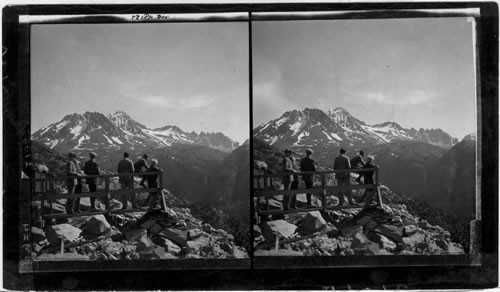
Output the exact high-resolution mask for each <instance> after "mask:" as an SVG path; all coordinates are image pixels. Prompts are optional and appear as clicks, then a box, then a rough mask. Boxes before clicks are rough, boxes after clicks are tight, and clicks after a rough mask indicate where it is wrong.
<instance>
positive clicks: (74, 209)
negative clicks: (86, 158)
mask: <svg viewBox="0 0 500 292" xmlns="http://www.w3.org/2000/svg"><path fill="white" fill-rule="evenodd" d="M65 174H66V176H67V178H66V188H67V189H68V194H74V193H75V188H76V185H77V184H78V181H77V177H78V175H79V173H78V168H77V165H76V155H75V154H74V153H72V152H70V153H68V161H67V162H66V173H65ZM66 213H67V214H74V213H78V205H76V204H75V199H72V198H68V199H67V200H66Z"/></svg>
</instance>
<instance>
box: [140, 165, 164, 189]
mask: <svg viewBox="0 0 500 292" xmlns="http://www.w3.org/2000/svg"><path fill="white" fill-rule="evenodd" d="M160 171H161V170H160V169H159V168H158V167H156V166H152V167H150V168H148V169H147V170H146V171H145V172H146V173H148V172H160ZM159 176H160V175H159V174H148V175H144V177H145V178H146V180H147V182H148V187H150V188H156V187H158V177H159Z"/></svg>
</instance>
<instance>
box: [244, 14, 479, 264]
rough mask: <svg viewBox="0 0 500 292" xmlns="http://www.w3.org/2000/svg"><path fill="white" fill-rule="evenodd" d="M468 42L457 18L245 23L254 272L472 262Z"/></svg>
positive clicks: (469, 33) (472, 100)
mask: <svg viewBox="0 0 500 292" xmlns="http://www.w3.org/2000/svg"><path fill="white" fill-rule="evenodd" d="M256 18H257V17H256ZM259 20H260V19H259ZM475 29H476V23H475V19H474V18H473V17H466V16H464V17H443V18H435V17H426V18H418V17H413V18H377V19H369V18H368V19H319V20H303V19H302V20H295V21H293V20H280V21H273V20H262V21H255V22H253V31H252V42H253V47H252V53H253V60H254V62H253V80H254V82H253V125H254V129H253V155H254V156H253V168H254V179H253V189H254V191H253V196H254V197H253V199H254V209H255V214H254V219H255V222H254V225H253V228H254V230H255V233H254V247H255V256H256V258H257V257H258V256H372V255H408V256H410V255H461V256H464V257H463V258H464V259H465V255H466V254H468V253H469V252H471V249H474V248H477V247H476V246H472V247H471V246H470V241H471V238H470V227H469V225H470V222H471V221H473V220H474V219H476V212H475V210H476V207H478V206H477V205H476V182H477V173H476V167H477V161H476V149H477V143H478V141H477V135H476V134H477V124H478V119H477V116H478V112H477V107H476V105H477V92H476V81H477V79H476V78H477V76H476V52H475V44H476V40H475ZM472 252H473V251H472ZM360 263H362V261H361V262H360Z"/></svg>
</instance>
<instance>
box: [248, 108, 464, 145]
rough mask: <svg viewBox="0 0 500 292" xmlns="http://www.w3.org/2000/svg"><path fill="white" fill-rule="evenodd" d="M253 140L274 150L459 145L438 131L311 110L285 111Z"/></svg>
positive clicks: (255, 133) (256, 132)
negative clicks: (411, 143)
mask: <svg viewBox="0 0 500 292" xmlns="http://www.w3.org/2000/svg"><path fill="white" fill-rule="evenodd" d="M253 136H254V138H257V139H260V140H263V141H265V142H266V143H268V144H269V145H272V146H274V147H277V148H281V149H282V148H292V149H297V150H298V149H304V148H310V147H311V148H315V147H327V148H331V147H335V146H337V147H349V146H354V147H358V148H361V147H371V146H374V145H379V144H385V143H390V142H395V141H417V142H423V143H427V144H431V145H435V146H438V147H441V148H444V149H449V148H451V147H452V146H453V145H455V144H456V143H457V142H458V139H457V138H453V137H451V136H450V135H449V134H448V133H446V132H444V131H443V130H441V129H422V128H420V129H419V130H417V129H415V128H410V129H407V128H403V127H402V126H400V125H399V124H397V123H395V122H384V123H380V124H375V125H368V124H366V123H365V122H363V121H361V120H360V119H357V118H356V117H354V116H353V115H351V114H350V113H349V112H348V111H346V110H345V109H343V108H341V107H338V108H335V109H333V110H328V111H326V112H324V111H322V110H320V109H314V108H306V109H304V110H302V111H300V110H292V111H287V112H285V113H284V114H283V115H282V116H281V117H279V118H277V119H274V120H271V121H269V122H267V123H264V124H262V125H260V126H258V127H257V128H255V129H254V131H253ZM318 145H321V146H318Z"/></svg>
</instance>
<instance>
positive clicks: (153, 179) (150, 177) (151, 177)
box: [142, 159, 161, 209]
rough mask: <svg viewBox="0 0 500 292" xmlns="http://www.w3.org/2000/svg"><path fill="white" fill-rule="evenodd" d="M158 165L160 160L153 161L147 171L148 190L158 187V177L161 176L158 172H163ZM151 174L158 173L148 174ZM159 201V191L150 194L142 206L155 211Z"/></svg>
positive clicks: (145, 175)
mask: <svg viewBox="0 0 500 292" xmlns="http://www.w3.org/2000/svg"><path fill="white" fill-rule="evenodd" d="M157 165H158V160H156V159H151V166H150V167H149V168H148V169H147V170H146V171H145V174H144V178H145V179H146V180H147V182H148V188H157V187H158V177H159V176H160V174H159V173H158V172H161V169H159V168H158V166H157ZM151 172H156V173H154V174H148V173H151ZM157 199H158V192H157V191H153V192H150V193H149V195H148V197H147V198H146V200H145V201H144V203H143V204H142V206H143V207H148V208H149V209H153V208H154V207H155V204H156V201H157Z"/></svg>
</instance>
